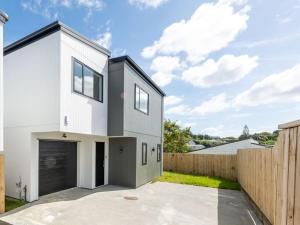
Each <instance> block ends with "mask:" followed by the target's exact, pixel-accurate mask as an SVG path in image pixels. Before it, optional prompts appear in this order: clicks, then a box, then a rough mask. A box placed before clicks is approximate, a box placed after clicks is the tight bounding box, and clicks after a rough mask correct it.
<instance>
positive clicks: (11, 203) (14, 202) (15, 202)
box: [5, 197, 27, 212]
mask: <svg viewBox="0 0 300 225" xmlns="http://www.w3.org/2000/svg"><path fill="white" fill-rule="evenodd" d="M26 203H27V202H25V201H24V200H19V199H15V198H9V197H6V198H5V212H8V211H10V210H13V209H15V208H18V207H20V206H23V205H25V204H26Z"/></svg>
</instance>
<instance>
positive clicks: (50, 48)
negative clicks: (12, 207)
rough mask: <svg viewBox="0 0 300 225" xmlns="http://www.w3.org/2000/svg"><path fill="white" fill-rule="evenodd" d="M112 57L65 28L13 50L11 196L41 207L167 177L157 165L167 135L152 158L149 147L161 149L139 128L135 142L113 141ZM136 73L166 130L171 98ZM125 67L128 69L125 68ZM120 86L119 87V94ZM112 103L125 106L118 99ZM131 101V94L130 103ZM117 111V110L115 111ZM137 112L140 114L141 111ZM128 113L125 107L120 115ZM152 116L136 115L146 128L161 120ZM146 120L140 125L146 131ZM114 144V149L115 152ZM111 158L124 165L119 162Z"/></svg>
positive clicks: (8, 112) (51, 28)
mask: <svg viewBox="0 0 300 225" xmlns="http://www.w3.org/2000/svg"><path fill="white" fill-rule="evenodd" d="M109 57H110V52H109V51H108V50H107V49H105V48H103V47H101V46H99V45H98V44H96V43H94V42H92V41H90V40H89V39H87V38H86V37H84V36H82V35H81V34H79V33H77V32H76V31H74V30H72V29H71V28H69V27H67V26H66V25H64V24H62V23H60V22H54V23H52V24H50V25H48V26H46V27H44V28H42V29H40V30H38V31H36V32H34V33H32V34H30V35H28V36H26V37H24V38H22V39H21V40H19V41H17V42H15V43H13V44H11V45H9V46H7V47H5V50H4V64H5V69H4V82H5V89H4V104H5V106H6V107H5V110H4V140H5V149H7V151H5V157H6V167H5V170H6V194H7V195H8V196H12V197H20V196H24V195H25V194H26V199H27V200H28V201H33V200H36V199H38V198H39V196H41V195H44V194H48V193H52V192H56V191H60V190H64V189H67V188H71V187H83V188H88V189H93V188H95V187H97V186H100V185H104V184H108V183H112V184H118V185H119V184H120V185H121V184H126V185H128V186H132V187H137V186H139V185H141V184H143V183H145V182H149V181H150V180H151V179H152V178H153V177H154V176H158V175H159V174H160V168H161V160H156V154H153V152H154V151H155V152H156V151H157V154H160V153H161V142H162V135H161V134H159V136H158V137H157V140H156V139H155V143H156V144H157V146H158V148H157V149H156V147H155V148H154V147H153V148H152V152H150V151H147V145H145V143H148V145H149V143H151V144H152V143H153V144H152V146H154V142H153V141H151V142H150V141H149V140H150V139H149V138H148V136H147V137H146V136H145V134H144V136H145V137H143V138H144V139H141V138H140V137H139V136H137V135H136V134H137V133H138V131H137V128H135V129H134V130H133V133H134V134H135V136H134V135H132V136H128V135H127V136H128V137H124V138H123V136H125V134H124V133H122V134H118V135H114V133H113V132H112V134H110V136H118V138H112V139H111V138H110V137H109V136H108V130H109V129H108V126H109V125H108V124H109V120H108V102H109V101H108V100H109V98H108V86H109V85H108V80H109V77H108V69H109V65H110V63H109V61H110V59H109ZM126 59H127V58H126ZM126 59H124V61H126ZM127 61H129V60H128V59H127ZM125 64H126V65H127V63H125ZM113 65H114V63H112V66H113ZM132 65H133V66H131V65H129V63H128V65H127V67H136V68H134V71H135V75H132V76H136V79H137V81H136V82H139V86H140V87H143V89H144V90H147V92H148V99H146V100H147V102H146V104H148V106H149V101H150V102H151V100H152V99H154V97H153V98H152V92H153V95H155V96H157V97H155V98H156V99H157V103H156V102H151V103H150V105H151V107H152V106H153V108H154V106H155V105H157V107H156V106H155V108H156V110H160V111H157V112H158V113H157V116H156V117H159V120H156V121H157V122H156V124H157V127H158V128H159V130H161V127H162V120H160V119H161V118H162V108H160V106H161V105H162V99H163V96H164V94H163V92H162V91H161V90H160V89H159V88H158V87H157V86H156V85H155V84H154V83H153V82H152V81H151V80H150V78H148V77H147V76H145V77H144V75H143V76H142V73H141V72H140V71H141V70H139V69H138V68H137V66H134V64H133V63H132ZM118 66H119V67H120V68H121V66H124V63H123V64H121V63H120V64H118ZM122 71H124V70H122ZM120 76H121V75H120ZM119 80H120V79H117V81H119ZM127 84H128V83H127ZM114 86H116V85H115V83H114V81H112V82H111V87H112V88H111V90H112V91H111V92H114V90H113V87H114ZM144 86H145V87H144ZM134 88H135V86H134V84H132V85H131V84H130V86H129V89H130V91H127V90H123V91H122V93H124V92H128V93H131V92H132V93H134V90H135V89H134ZM154 92H155V93H154ZM111 95H115V96H119V98H121V95H120V94H118V93H117V95H116V94H115V93H111ZM132 95H133V94H132ZM129 96H130V95H129V94H127V96H126V98H128V97H129ZM149 96H150V97H149ZM130 98H131V96H130ZM132 98H134V95H133V96H132ZM114 104H115V102H111V105H112V106H114ZM131 106H132V110H134V109H133V108H134V105H133V104H132V105H130V107H131ZM123 107H124V106H123V104H122V105H120V107H119V112H122V110H123ZM147 111H148V110H147ZM149 111H150V112H149V113H147V114H146V113H143V115H142V114H141V113H140V112H138V111H137V110H134V113H139V116H140V119H139V120H141V121H145V117H147V118H151V115H154V113H152V111H151V110H149ZM132 115H133V113H131V116H132ZM155 115H156V114H155ZM120 116H121V117H123V115H120ZM111 120H112V121H117V120H118V118H114V117H112V118H111ZM139 120H137V121H136V122H137V123H138V124H142V123H139ZM150 123H151V122H150ZM114 125H115V124H114ZM126 138H127V139H126ZM110 141H111V142H112V144H111V146H112V147H109V145H110ZM141 142H143V147H142V144H141V146H137V143H141ZM152 146H149V149H150V147H152ZM109 148H110V149H109ZM142 148H143V150H142ZM153 149H154V150H153ZM142 151H143V157H144V158H145V159H146V164H144V158H143V164H142V163H141V161H142V158H140V157H139V158H138V159H137V157H136V155H137V152H142ZM120 153H122V154H120ZM150 153H151V155H150ZM145 154H146V156H145ZM110 155H111V156H110ZM125 157H128V158H125ZM141 157H142V156H141ZM110 158H111V159H113V160H115V161H116V162H115V163H114V162H111V161H110ZM147 159H148V161H147ZM159 159H161V157H159ZM129 160H132V165H130V166H128V165H127V164H126V163H128V162H129ZM122 161H124V163H122ZM142 165H143V168H144V169H145V173H144V174H138V172H137V171H139V170H138V169H137V168H138V166H142ZM122 166H123V167H122ZM129 167H130V168H131V170H130V171H129V170H127V168H129ZM110 168H111V175H109V173H110V172H109V169H110ZM118 169H120V172H121V173H118V172H117V171H119V170H118ZM112 170H113V171H112ZM147 170H152V171H154V172H153V173H150V172H147ZM125 171H127V173H125ZM146 175H147V177H146ZM109 176H110V177H109ZM138 176H142V177H143V178H145V179H141V177H139V179H140V180H141V182H138V181H137V179H138V178H136V177H138ZM121 180H123V181H124V182H123V183H122V182H121ZM119 181H120V182H119ZM127 181H130V182H127Z"/></svg>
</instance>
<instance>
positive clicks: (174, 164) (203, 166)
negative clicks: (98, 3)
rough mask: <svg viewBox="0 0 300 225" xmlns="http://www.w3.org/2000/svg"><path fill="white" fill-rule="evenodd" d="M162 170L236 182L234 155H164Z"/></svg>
mask: <svg viewBox="0 0 300 225" xmlns="http://www.w3.org/2000/svg"><path fill="white" fill-rule="evenodd" d="M164 170H165V171H173V172H178V173H192V174H198V175H203V176H218V177H222V178H225V179H229V180H236V179H237V175H236V155H202V154H185V153H164Z"/></svg>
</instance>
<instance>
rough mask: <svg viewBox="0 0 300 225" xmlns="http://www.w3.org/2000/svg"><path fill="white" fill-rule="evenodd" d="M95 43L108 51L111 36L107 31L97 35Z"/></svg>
mask: <svg viewBox="0 0 300 225" xmlns="http://www.w3.org/2000/svg"><path fill="white" fill-rule="evenodd" d="M95 42H96V43H97V44H99V45H101V46H103V47H104V48H107V49H110V47H111V43H112V34H111V32H109V31H106V32H105V33H103V34H99V35H98V36H97V38H96V40H95Z"/></svg>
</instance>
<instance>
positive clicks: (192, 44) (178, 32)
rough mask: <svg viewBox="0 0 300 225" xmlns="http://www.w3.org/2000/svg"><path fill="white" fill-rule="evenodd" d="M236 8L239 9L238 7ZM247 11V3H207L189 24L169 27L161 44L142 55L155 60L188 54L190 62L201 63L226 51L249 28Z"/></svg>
mask: <svg viewBox="0 0 300 225" xmlns="http://www.w3.org/2000/svg"><path fill="white" fill-rule="evenodd" d="M236 4H239V5H240V6H239V7H235V6H236ZM237 8H239V9H237ZM248 11H249V6H248V5H245V1H238V0H237V1H232V0H230V1H229V0H226V1H224V0H220V1H218V2H216V3H204V4H202V5H200V6H199V7H198V9H197V10H196V11H195V13H194V14H193V15H192V17H191V18H190V19H189V20H181V21H180V22H177V23H173V24H171V25H170V26H168V27H167V28H166V29H165V30H164V31H163V34H162V36H161V37H160V39H159V40H157V41H155V42H154V43H153V44H152V45H151V46H149V47H146V48H144V49H143V51H142V55H143V56H144V57H145V58H152V57H154V56H156V55H157V54H165V55H177V54H180V53H186V55H187V59H188V60H189V61H190V62H192V63H197V62H200V61H202V60H203V59H205V58H206V57H207V55H208V54H210V53H212V52H215V51H218V50H220V49H223V48H225V47H226V46H227V45H228V44H229V43H230V42H232V41H233V40H234V39H235V38H236V36H237V35H238V34H239V33H240V32H241V31H243V30H245V29H246V28H247V21H248V19H249V16H248ZM220 21H222V22H220Z"/></svg>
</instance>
